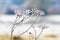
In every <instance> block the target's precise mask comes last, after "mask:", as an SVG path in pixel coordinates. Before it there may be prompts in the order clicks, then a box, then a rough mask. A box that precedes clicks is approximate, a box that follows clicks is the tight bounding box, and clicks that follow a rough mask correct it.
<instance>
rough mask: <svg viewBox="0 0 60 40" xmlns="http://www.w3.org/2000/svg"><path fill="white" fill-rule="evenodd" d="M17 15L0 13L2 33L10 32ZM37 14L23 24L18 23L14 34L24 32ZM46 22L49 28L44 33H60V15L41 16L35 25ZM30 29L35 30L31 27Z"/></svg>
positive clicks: (0, 30)
mask: <svg viewBox="0 0 60 40" xmlns="http://www.w3.org/2000/svg"><path fill="white" fill-rule="evenodd" d="M15 17H16V16H15V15H10V16H8V15H0V34H10V32H11V30H10V29H11V27H12V24H13V22H14V20H15ZM35 18H36V16H31V17H30V18H29V19H27V20H26V21H24V22H23V23H22V24H20V25H18V26H17V28H16V29H15V31H14V34H20V33H22V32H24V31H25V30H26V29H27V28H28V27H29V26H30V25H31V24H32V23H33V22H34V20H35ZM39 24H45V25H48V26H49V28H48V29H45V30H44V32H43V34H51V33H52V34H59V33H60V15H49V16H40V17H39V19H38V21H37V22H36V23H35V25H39ZM36 30H37V31H38V32H37V33H39V31H40V30H39V29H38V28H37V27H36ZM29 31H32V32H33V33H34V31H33V29H32V28H31V29H30V30H29Z"/></svg>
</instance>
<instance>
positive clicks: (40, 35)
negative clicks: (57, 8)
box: [36, 29, 44, 40]
mask: <svg viewBox="0 0 60 40" xmlns="http://www.w3.org/2000/svg"><path fill="white" fill-rule="evenodd" d="M43 30H44V29H42V30H41V32H40V33H39V35H38V36H37V37H36V40H37V39H38V38H39V37H40V36H41V34H42V32H43Z"/></svg>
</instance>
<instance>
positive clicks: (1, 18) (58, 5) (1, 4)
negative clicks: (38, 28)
mask: <svg viewBox="0 0 60 40" xmlns="http://www.w3.org/2000/svg"><path fill="white" fill-rule="evenodd" d="M33 7H37V8H39V9H41V10H42V11H43V12H44V13H45V16H40V17H39V19H38V21H37V22H36V23H35V24H36V25H37V24H46V25H48V26H49V27H50V28H49V29H47V30H45V31H44V32H43V33H48V34H50V33H53V34H59V33H60V0H0V34H2V33H3V34H5V33H10V28H11V25H12V24H13V22H14V20H15V17H16V16H15V13H14V9H16V8H20V9H21V10H24V9H28V8H33ZM34 18H36V16H33V17H32V16H31V17H30V18H29V19H28V20H26V21H25V22H24V23H23V24H22V25H20V26H21V27H22V29H21V28H20V29H21V31H23V30H26V29H27V28H28V27H29V25H31V23H32V22H33V20H34ZM20 26H18V27H17V28H16V30H15V34H17V33H18V32H20V29H19V27H20ZM24 28H26V29H24ZM17 29H18V30H17Z"/></svg>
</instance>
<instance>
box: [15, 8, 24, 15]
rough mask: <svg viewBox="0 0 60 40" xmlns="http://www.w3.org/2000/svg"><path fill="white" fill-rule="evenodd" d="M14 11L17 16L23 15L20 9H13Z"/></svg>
mask: <svg viewBox="0 0 60 40" xmlns="http://www.w3.org/2000/svg"><path fill="white" fill-rule="evenodd" d="M14 13H15V14H16V15H17V16H22V15H24V13H23V11H21V10H20V9H15V10H14Z"/></svg>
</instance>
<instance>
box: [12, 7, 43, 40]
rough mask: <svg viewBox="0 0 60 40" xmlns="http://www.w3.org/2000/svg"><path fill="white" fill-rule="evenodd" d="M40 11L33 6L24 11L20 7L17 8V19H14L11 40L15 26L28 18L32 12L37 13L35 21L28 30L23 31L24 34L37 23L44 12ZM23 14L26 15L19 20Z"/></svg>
mask: <svg viewBox="0 0 60 40" xmlns="http://www.w3.org/2000/svg"><path fill="white" fill-rule="evenodd" d="M40 11H41V10H38V9H35V8H33V9H31V10H30V9H28V10H24V11H21V10H20V9H15V10H14V12H15V14H16V19H15V21H14V24H13V26H12V28H11V40H12V36H13V32H14V30H15V28H16V27H17V26H18V25H19V24H20V23H22V22H23V21H25V20H26V19H28V18H29V17H30V16H31V15H32V14H35V15H37V18H36V19H35V20H34V22H33V23H32V24H31V26H30V27H29V28H28V29H27V30H26V31H24V32H23V33H21V35H23V34H24V33H25V32H27V31H28V30H29V29H30V28H31V27H32V26H33V25H34V24H35V22H36V21H37V20H38V18H39V16H41V14H42V13H41V12H40ZM22 16H24V17H23V19H22V20H21V21H19V22H17V21H18V20H19V19H20V17H22ZM27 16H28V17H27ZM21 35H20V36H21Z"/></svg>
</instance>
